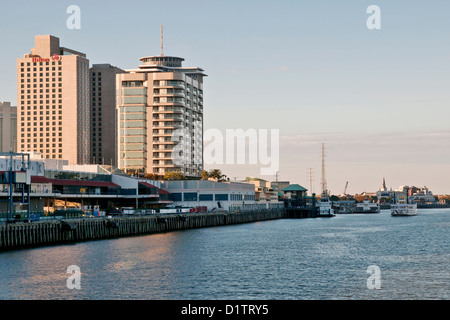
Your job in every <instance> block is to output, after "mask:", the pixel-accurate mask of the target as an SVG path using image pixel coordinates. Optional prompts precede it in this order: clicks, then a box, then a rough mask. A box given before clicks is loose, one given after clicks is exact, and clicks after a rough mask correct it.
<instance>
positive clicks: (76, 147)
mask: <svg viewBox="0 0 450 320" xmlns="http://www.w3.org/2000/svg"><path fill="white" fill-rule="evenodd" d="M89 106H90V104H89V60H88V59H87V58H86V54H84V53H81V52H78V51H75V50H71V49H67V48H64V47H61V46H60V43H59V38H57V37H54V36H51V35H37V36H35V47H34V48H32V49H31V53H29V54H25V55H24V57H23V58H19V59H17V151H18V152H36V153H40V154H41V155H42V156H43V158H45V159H65V160H67V161H68V162H69V163H70V164H85V163H89V161H90V160H91V156H90V146H91V145H90V141H89V140H90V135H89V132H90V107H89Z"/></svg>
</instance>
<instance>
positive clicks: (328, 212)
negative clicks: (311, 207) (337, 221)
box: [317, 195, 335, 217]
mask: <svg viewBox="0 0 450 320" xmlns="http://www.w3.org/2000/svg"><path fill="white" fill-rule="evenodd" d="M334 215H335V214H334V209H333V207H332V206H331V201H330V199H329V198H328V196H326V195H322V196H321V197H320V201H319V203H318V211H317V216H318V217H334Z"/></svg>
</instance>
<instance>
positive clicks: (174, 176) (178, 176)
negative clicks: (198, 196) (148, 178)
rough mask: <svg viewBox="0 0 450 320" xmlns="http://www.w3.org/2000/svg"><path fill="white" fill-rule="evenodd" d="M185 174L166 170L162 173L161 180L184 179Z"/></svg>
mask: <svg viewBox="0 0 450 320" xmlns="http://www.w3.org/2000/svg"><path fill="white" fill-rule="evenodd" d="M185 179H186V176H185V175H184V174H183V173H181V172H179V171H168V172H166V173H165V174H164V177H163V180H185Z"/></svg>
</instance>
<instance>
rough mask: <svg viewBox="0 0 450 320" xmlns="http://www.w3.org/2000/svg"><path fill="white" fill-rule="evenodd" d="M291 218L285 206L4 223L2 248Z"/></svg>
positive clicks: (1, 232)
mask: <svg viewBox="0 0 450 320" xmlns="http://www.w3.org/2000/svg"><path fill="white" fill-rule="evenodd" d="M283 218H287V213H286V211H285V210H282V209H281V210H267V211H251V212H245V213H204V214H185V215H159V216H130V217H114V218H89V219H71V220H70V219H65V220H54V221H47V222H32V223H13V224H4V225H0V251H4V250H14V249H20V248H27V247H36V246H44V245H57V244H64V243H74V242H82V241H89V240H99V239H110V238H118V237H127V236H138V235H145V234H153V233H162V232H170V231H176V230H187V229H194V228H205V227H216V226H224V225H232V224H239V223H249V222H255V221H264V220H273V219H283Z"/></svg>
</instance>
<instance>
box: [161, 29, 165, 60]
mask: <svg viewBox="0 0 450 320" xmlns="http://www.w3.org/2000/svg"><path fill="white" fill-rule="evenodd" d="M163 48H164V46H163V25H161V57H163V56H164V51H163Z"/></svg>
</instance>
